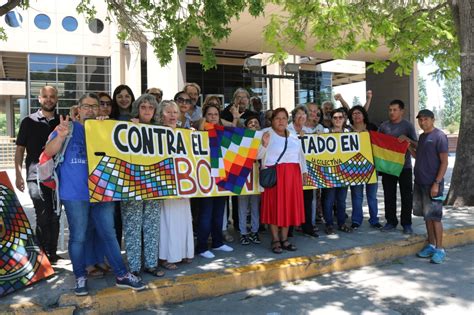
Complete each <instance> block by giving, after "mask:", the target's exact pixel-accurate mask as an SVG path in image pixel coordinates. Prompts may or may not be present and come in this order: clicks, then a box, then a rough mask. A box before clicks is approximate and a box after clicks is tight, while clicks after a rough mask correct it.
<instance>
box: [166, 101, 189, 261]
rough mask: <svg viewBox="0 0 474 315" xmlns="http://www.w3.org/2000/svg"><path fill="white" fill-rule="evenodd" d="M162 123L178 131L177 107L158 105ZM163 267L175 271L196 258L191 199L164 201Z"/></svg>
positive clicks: (174, 105) (171, 104) (168, 103)
mask: <svg viewBox="0 0 474 315" xmlns="http://www.w3.org/2000/svg"><path fill="white" fill-rule="evenodd" d="M159 117H160V123H161V124H162V125H163V126H166V127H170V128H173V129H175V128H176V124H177V121H178V119H179V108H178V105H177V104H176V103H175V102H173V101H163V102H161V104H160V106H159ZM159 257H160V265H161V266H162V267H163V268H166V269H169V270H174V269H177V268H178V267H177V266H176V263H178V262H185V263H191V262H192V259H193V258H194V237H193V225H192V217H191V205H190V202H189V199H188V198H182V199H165V200H164V204H163V208H162V211H161V226H160V250H159Z"/></svg>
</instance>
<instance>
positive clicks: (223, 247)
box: [213, 244, 234, 252]
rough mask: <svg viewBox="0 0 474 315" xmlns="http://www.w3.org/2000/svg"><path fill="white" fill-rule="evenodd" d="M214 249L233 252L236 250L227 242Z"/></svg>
mask: <svg viewBox="0 0 474 315" xmlns="http://www.w3.org/2000/svg"><path fill="white" fill-rule="evenodd" d="M213 250H220V251H223V252H232V251H234V249H233V248H232V247H230V246H228V245H226V244H224V245H222V246H220V247H217V248H213Z"/></svg>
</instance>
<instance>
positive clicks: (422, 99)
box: [418, 76, 428, 110]
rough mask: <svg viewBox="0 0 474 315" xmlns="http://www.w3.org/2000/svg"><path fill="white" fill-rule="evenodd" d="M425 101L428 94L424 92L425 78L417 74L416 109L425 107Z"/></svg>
mask: <svg viewBox="0 0 474 315" xmlns="http://www.w3.org/2000/svg"><path fill="white" fill-rule="evenodd" d="M427 101H428V95H427V93H426V79H425V78H423V77H422V76H418V109H419V110H422V109H425V108H426V102H427Z"/></svg>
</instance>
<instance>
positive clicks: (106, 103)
mask: <svg viewBox="0 0 474 315" xmlns="http://www.w3.org/2000/svg"><path fill="white" fill-rule="evenodd" d="M99 103H100V106H111V105H112V102H110V101H100V102H99Z"/></svg>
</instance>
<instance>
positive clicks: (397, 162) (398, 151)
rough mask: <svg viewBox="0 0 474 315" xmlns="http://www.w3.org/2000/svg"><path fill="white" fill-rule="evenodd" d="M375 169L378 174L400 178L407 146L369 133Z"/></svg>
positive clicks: (393, 138)
mask: <svg viewBox="0 0 474 315" xmlns="http://www.w3.org/2000/svg"><path fill="white" fill-rule="evenodd" d="M369 133H370V142H371V143H372V154H373V156H374V163H375V169H376V170H377V171H379V172H382V173H386V174H390V175H393V176H397V177H398V176H400V173H401V172H402V170H403V165H404V164H405V153H406V152H407V150H408V147H409V144H408V143H407V142H406V141H404V142H399V141H398V139H397V138H395V137H393V136H390V135H386V134H383V133H380V132H376V131H369Z"/></svg>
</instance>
